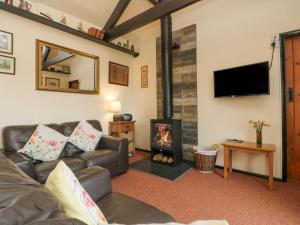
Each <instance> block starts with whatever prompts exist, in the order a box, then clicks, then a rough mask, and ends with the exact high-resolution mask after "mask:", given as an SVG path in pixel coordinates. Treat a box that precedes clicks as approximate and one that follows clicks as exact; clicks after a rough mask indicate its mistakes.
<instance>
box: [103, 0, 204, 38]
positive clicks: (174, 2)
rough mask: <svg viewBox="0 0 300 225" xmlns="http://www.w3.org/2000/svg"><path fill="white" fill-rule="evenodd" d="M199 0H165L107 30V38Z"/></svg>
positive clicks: (125, 32) (127, 31)
mask: <svg viewBox="0 0 300 225" xmlns="http://www.w3.org/2000/svg"><path fill="white" fill-rule="evenodd" d="M199 1H201V0H165V1H163V2H161V3H159V4H157V5H156V6H154V7H152V8H150V9H148V10H146V11H145V12H143V13H141V14H139V15H137V16H135V17H133V18H131V19H129V20H127V21H126V22H124V23H122V24H120V25H118V26H116V27H114V28H111V29H110V30H108V31H107V32H106V34H105V35H106V36H105V39H106V40H112V39H115V38H118V37H120V36H122V35H124V34H127V33H129V32H131V31H133V30H136V29H138V28H140V27H142V26H144V25H146V24H149V23H152V22H154V21H155V20H158V19H160V18H161V17H162V16H165V15H168V14H171V13H173V12H176V11H178V10H180V9H183V8H185V7H187V6H190V5H192V4H194V3H196V2H199Z"/></svg>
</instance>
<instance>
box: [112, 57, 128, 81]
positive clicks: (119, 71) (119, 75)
mask: <svg viewBox="0 0 300 225" xmlns="http://www.w3.org/2000/svg"><path fill="white" fill-rule="evenodd" d="M108 80H109V83H110V84H116V85H122V86H128V85H129V67H128V66H124V65H121V64H118V63H115V62H109V78H108Z"/></svg>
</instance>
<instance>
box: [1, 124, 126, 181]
mask: <svg viewBox="0 0 300 225" xmlns="http://www.w3.org/2000/svg"><path fill="white" fill-rule="evenodd" d="M87 122H89V123H90V124H91V125H92V126H93V127H94V128H95V129H97V130H99V131H102V127H101V123H100V122H99V121H97V120H88V121H87ZM78 123H79V122H67V123H62V124H47V125H46V126H48V127H50V128H52V129H54V130H56V131H58V132H60V133H61V134H63V135H65V136H70V135H71V134H72V132H73V130H74V129H75V127H76V126H77V125H78ZM37 126H38V125H21V126H9V127H5V128H4V129H3V132H2V138H3V147H4V154H5V156H6V157H7V158H9V159H11V160H12V161H13V162H14V163H16V164H17V165H18V166H19V168H20V169H21V170H23V171H24V172H25V173H26V174H27V175H29V176H30V177H32V178H33V179H35V180H37V181H39V182H40V183H42V184H43V183H45V181H46V180H47V177H48V175H49V174H50V172H51V171H52V170H53V169H54V168H55V166H56V165H57V163H58V162H59V160H63V161H64V162H65V163H66V164H67V165H68V167H70V169H71V170H72V171H73V172H78V171H80V170H83V169H85V168H88V167H92V166H101V167H104V168H106V169H108V170H109V171H110V174H111V176H115V175H119V174H122V173H125V172H126V171H127V170H128V140H127V139H121V138H115V137H111V136H102V138H101V140H100V141H99V143H98V145H97V147H96V150H95V151H92V152H83V151H81V150H80V149H78V148H76V147H75V146H74V145H72V144H71V143H67V144H66V146H65V148H64V150H63V152H62V153H61V155H60V157H59V159H58V160H55V161H51V162H41V161H35V160H32V159H30V158H27V157H25V156H24V155H22V154H19V153H18V152H17V150H19V149H21V148H23V147H24V145H25V144H26V143H27V141H28V140H29V138H30V137H31V135H32V134H33V132H34V130H35V129H36V127H37Z"/></svg>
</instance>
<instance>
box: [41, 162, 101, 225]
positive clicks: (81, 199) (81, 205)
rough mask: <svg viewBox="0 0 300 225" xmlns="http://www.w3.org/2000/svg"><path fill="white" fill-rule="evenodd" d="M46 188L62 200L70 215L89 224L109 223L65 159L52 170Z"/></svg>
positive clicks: (65, 209) (66, 211) (67, 213)
mask: <svg viewBox="0 0 300 225" xmlns="http://www.w3.org/2000/svg"><path fill="white" fill-rule="evenodd" d="M45 188H46V189H47V190H48V191H49V192H51V193H52V194H53V195H54V196H55V197H56V198H57V199H58V200H59V201H60V203H61V204H62V207H63V208H64V211H65V213H66V215H67V216H68V217H71V218H76V219H78V220H80V221H82V222H84V223H86V224H89V225H104V224H107V221H106V219H105V216H104V215H103V213H102V212H101V210H100V209H99V207H98V206H97V205H96V203H95V202H94V201H93V199H92V198H91V197H90V195H89V194H88V193H87V192H86V191H85V190H84V188H83V187H82V186H81V185H80V183H79V181H78V179H77V178H76V177H75V175H74V173H73V172H72V171H71V170H70V168H69V167H68V166H67V165H66V164H65V163H64V162H63V161H60V162H59V163H58V164H57V166H56V167H55V169H54V170H53V171H52V172H51V174H50V175H49V177H48V178H47V182H46V184H45Z"/></svg>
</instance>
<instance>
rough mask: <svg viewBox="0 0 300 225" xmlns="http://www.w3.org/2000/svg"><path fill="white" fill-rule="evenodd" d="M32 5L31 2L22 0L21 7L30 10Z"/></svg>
mask: <svg viewBox="0 0 300 225" xmlns="http://www.w3.org/2000/svg"><path fill="white" fill-rule="evenodd" d="M31 7H32V5H31V4H30V3H28V2H27V1H25V0H20V5H19V8H21V9H23V10H25V11H28V12H29V11H30V9H31Z"/></svg>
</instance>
